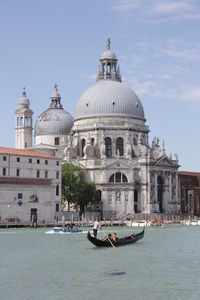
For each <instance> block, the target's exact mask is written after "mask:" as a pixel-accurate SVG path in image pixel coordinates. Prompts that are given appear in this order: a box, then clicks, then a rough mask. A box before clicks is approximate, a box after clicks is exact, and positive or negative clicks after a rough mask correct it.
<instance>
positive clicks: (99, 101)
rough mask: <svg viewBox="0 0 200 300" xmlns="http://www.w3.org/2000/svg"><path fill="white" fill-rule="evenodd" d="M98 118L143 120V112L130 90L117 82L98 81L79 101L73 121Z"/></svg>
mask: <svg viewBox="0 0 200 300" xmlns="http://www.w3.org/2000/svg"><path fill="white" fill-rule="evenodd" d="M98 116H123V117H124V116H127V117H132V118H137V119H142V120H144V110H143V107H142V104H141V101H140V99H139V98H138V96H137V95H136V94H135V93H134V92H133V91H132V89H130V88H129V87H127V86H126V85H124V84H122V83H121V82H119V81H114V80H99V81H97V83H96V84H94V85H93V86H92V87H90V88H89V89H88V90H86V91H85V93H84V94H83V95H82V96H81V98H80V99H79V102H78V104H77V105H76V108H75V120H76V119H82V118H87V117H98Z"/></svg>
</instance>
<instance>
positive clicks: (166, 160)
mask: <svg viewBox="0 0 200 300" xmlns="http://www.w3.org/2000/svg"><path fill="white" fill-rule="evenodd" d="M156 165H159V166H173V162H172V161H171V160H170V159H169V158H168V157H167V156H166V155H165V156H163V157H161V158H159V159H158V160H157V162H156Z"/></svg>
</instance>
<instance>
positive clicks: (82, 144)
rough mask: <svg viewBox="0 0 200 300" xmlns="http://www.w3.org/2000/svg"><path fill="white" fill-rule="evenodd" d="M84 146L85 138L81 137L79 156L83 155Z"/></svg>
mask: <svg viewBox="0 0 200 300" xmlns="http://www.w3.org/2000/svg"><path fill="white" fill-rule="evenodd" d="M84 147H85V139H82V141H81V156H82V157H83V156H84V151H83V149H84Z"/></svg>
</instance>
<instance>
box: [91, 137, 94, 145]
mask: <svg viewBox="0 0 200 300" xmlns="http://www.w3.org/2000/svg"><path fill="white" fill-rule="evenodd" d="M91 145H92V146H94V138H91Z"/></svg>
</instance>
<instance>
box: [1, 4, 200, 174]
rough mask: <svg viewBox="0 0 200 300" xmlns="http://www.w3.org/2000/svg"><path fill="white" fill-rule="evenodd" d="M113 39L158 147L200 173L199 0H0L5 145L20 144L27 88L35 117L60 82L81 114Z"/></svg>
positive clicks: (70, 106)
mask: <svg viewBox="0 0 200 300" xmlns="http://www.w3.org/2000/svg"><path fill="white" fill-rule="evenodd" d="M108 37H109V38H110V39H111V49H112V51H113V52H114V53H115V54H116V56H117V58H118V63H119V65H120V70H121V75H122V81H123V83H124V84H126V85H128V86H129V87H131V88H132V89H133V90H134V92H135V93H136V94H137V95H138V96H139V98H140V100H141V102H142V104H143V107H144V112H145V117H146V125H148V126H149V129H150V134H149V143H150V145H151V142H152V139H153V137H154V136H158V137H159V138H160V141H161V143H162V141H163V140H164V143H165V149H166V154H167V155H169V154H170V153H172V156H173V157H174V155H175V154H176V153H178V158H179V164H180V170H185V171H200V159H199V149H200V126H199V124H200V121H199V120H200V118H199V116H200V75H199V74H200V1H199V0H101V1H98V0H84V1H83V0H73V1H70V0H68V1H66V0H29V1H27V0H17V1H16V0H0V91H1V92H0V99H1V100H0V101H1V102H0V103H1V108H0V126H1V130H0V146H5V147H15V110H16V108H17V104H18V102H19V99H20V97H21V94H22V90H23V87H26V92H27V96H28V98H29V100H30V103H31V109H32V110H33V111H34V122H35V120H36V119H37V117H38V116H39V115H40V114H41V113H42V112H43V111H44V110H46V109H47V108H48V106H49V104H50V96H51V93H52V91H53V87H54V84H55V83H57V85H58V90H59V92H60V94H61V97H62V99H61V101H62V104H63V106H64V108H65V110H67V111H68V112H70V113H71V114H72V116H73V115H74V108H75V105H76V103H77V102H78V100H79V98H80V96H81V95H82V94H83V92H84V91H85V90H86V89H87V88H89V87H90V86H91V85H93V84H94V83H95V79H96V74H97V71H98V65H99V58H100V56H101V54H102V53H103V51H104V50H105V49H106V45H107V38H108Z"/></svg>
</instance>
